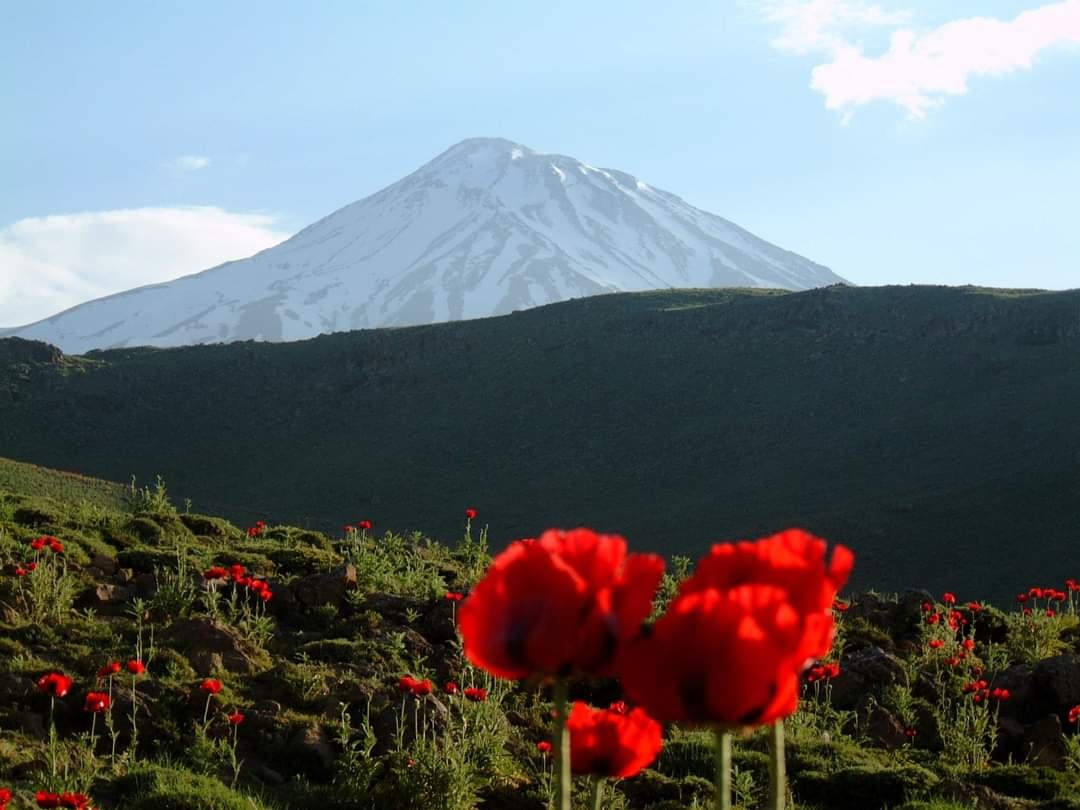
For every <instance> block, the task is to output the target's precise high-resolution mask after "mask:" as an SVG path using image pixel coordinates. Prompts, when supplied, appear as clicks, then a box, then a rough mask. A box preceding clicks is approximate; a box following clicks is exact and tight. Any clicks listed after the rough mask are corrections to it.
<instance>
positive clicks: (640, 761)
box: [566, 701, 663, 779]
mask: <svg viewBox="0 0 1080 810" xmlns="http://www.w3.org/2000/svg"><path fill="white" fill-rule="evenodd" d="M566 726H567V728H568V729H569V730H570V768H571V770H572V771H573V772H574V773H576V774H590V773H591V774H596V775H598V776H609V777H614V778H616V779H625V778H627V777H630V776H634V775H635V774H637V773H639V772H640V771H641V770H642V769H643V768H645V767H646V766H648V765H649V764H650V763H651V762H652V761H653V760H655V759H656V757H657V755H658V754H659V753H660V748H661V747H662V745H663V740H662V733H661V728H660V724H659V723H657V722H656V721H655V720H653V719H652V718H651V717H649V715H647V714H646V713H645V712H644V711H642V710H641V709H634V710H633V711H632V712H630V713H629V714H625V715H624V714H619V713H618V712H613V711H609V710H605V709H592V708H590V707H589V706H588V705H586V704H585V703H582V702H581V701H578V702H577V703H575V704H574V708H573V709H572V710H571V712H570V717H569V718H567V721H566Z"/></svg>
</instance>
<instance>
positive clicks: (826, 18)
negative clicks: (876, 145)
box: [765, 0, 1080, 121]
mask: <svg viewBox="0 0 1080 810" xmlns="http://www.w3.org/2000/svg"><path fill="white" fill-rule="evenodd" d="M901 14H902V12H886V11H884V10H882V9H881V8H879V7H877V6H867V5H865V4H863V3H861V2H855V1H854V0H810V1H809V2H795V1H794V0H786V1H785V2H775V3H770V4H768V7H767V9H766V12H765V16H766V19H768V20H770V21H772V22H777V23H780V24H782V25H783V26H784V29H783V34H782V35H781V36H780V37H779V38H777V39H776V40H775V41H774V43H773V44H774V45H776V46H777V47H780V48H783V49H785V50H789V51H794V52H797V53H811V52H812V53H825V54H828V55H829V57H830V61H828V62H825V63H823V64H820V65H818V66H816V67H815V68H814V69H813V70H812V71H811V80H810V86H811V87H812V88H813V89H814V90H817V91H818V92H820V93H821V94H822V95H824V96H825V106H826V107H827V108H828V109H830V110H837V111H839V112H841V113H843V114H844V117H845V121H846V120H848V119H850V116H851V114H852V113H853V112H854V110H855V109H857V108H858V107H861V106H863V105H865V104H869V103H871V102H873V101H891V102H893V103H895V104H897V105H899V106H900V107H902V108H903V109H904V110H906V111H907V112H908V114H909V115H911V116H912V117H914V118H925V117H926V115H927V112H928V111H929V110H930V109H932V108H934V107H937V106H940V105H941V104H943V103H944V102H945V99H946V98H947V97H948V96H958V95H963V94H965V93H967V92H968V90H969V84H968V83H969V80H971V79H972V78H976V77H980V76H1001V75H1004V74H1007V73H1013V72H1015V71H1018V70H1026V69H1030V68H1031V66H1032V63H1033V62H1034V60H1035V58H1036V57H1037V56H1038V55H1039V54H1040V53H1042V52H1044V51H1046V50H1048V49H1051V48H1054V47H1058V46H1069V45H1080V0H1064V2H1058V3H1050V4H1047V5H1043V6H1040V7H1038V8H1034V9H1030V10H1028V11H1024V12H1022V13H1021V14H1019V15H1017V16H1016V17H1015V18H1014V19H1012V20H999V19H993V18H989V17H968V18H964V19H959V20H954V21H952V22H949V23H945V24H944V25H941V26H939V27H938V28H935V29H932V30H929V31H925V32H917V31H914V30H912V29H910V28H899V27H896V26H898V25H899V24H902V23H903V19H902V17H901V16H900V15H901ZM868 25H877V26H881V25H886V26H890V27H893V29H894V30H893V31H892V33H891V36H890V41H889V48H888V50H887V51H886V52H885V53H883V54H881V55H880V56H867V55H866V53H865V52H864V49H863V46H862V45H861V44H858V43H856V42H853V41H852V40H851V36H852V35H853V34H854V33H855V30H856V29H857V28H859V27H865V26H868Z"/></svg>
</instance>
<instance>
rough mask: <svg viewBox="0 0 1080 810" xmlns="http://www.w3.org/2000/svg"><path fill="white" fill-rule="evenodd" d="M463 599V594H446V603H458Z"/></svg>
mask: <svg viewBox="0 0 1080 810" xmlns="http://www.w3.org/2000/svg"><path fill="white" fill-rule="evenodd" d="M464 598H465V594H463V593H457V592H456V591H447V592H446V601H447V602H460V601H461V600H462V599H464Z"/></svg>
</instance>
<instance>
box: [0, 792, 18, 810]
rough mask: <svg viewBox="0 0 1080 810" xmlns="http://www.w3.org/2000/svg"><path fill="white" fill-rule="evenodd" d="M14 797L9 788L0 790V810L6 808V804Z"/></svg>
mask: <svg viewBox="0 0 1080 810" xmlns="http://www.w3.org/2000/svg"><path fill="white" fill-rule="evenodd" d="M14 795H15V794H13V793H12V792H11V789H10V788H0V810H3V808H6V807H7V806H8V803H9V802H10V801H11V798H12V796H14Z"/></svg>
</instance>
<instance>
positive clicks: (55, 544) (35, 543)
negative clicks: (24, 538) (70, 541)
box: [30, 534, 64, 554]
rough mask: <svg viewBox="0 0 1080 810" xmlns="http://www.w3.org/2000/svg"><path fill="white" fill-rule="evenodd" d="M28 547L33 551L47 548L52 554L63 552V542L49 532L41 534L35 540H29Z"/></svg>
mask: <svg viewBox="0 0 1080 810" xmlns="http://www.w3.org/2000/svg"><path fill="white" fill-rule="evenodd" d="M30 548H31V549H33V550H34V551H42V550H44V549H46V548H47V549H49V551H51V552H52V553H53V554H63V553H64V544H63V543H61V542H60V541H59V540H58V539H57V538H55V537H53V536H52V535H51V534H46V535H42V536H41V537H38V538H37V539H35V540H31V541H30Z"/></svg>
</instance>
